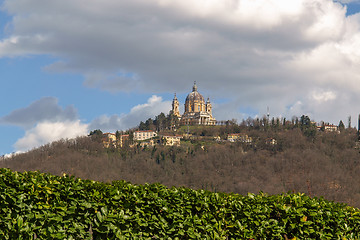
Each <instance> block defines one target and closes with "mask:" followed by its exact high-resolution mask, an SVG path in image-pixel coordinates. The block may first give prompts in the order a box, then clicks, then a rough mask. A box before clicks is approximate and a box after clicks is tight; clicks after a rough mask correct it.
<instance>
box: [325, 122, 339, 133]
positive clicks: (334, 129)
mask: <svg viewBox="0 0 360 240" xmlns="http://www.w3.org/2000/svg"><path fill="white" fill-rule="evenodd" d="M324 131H325V132H340V131H339V127H338V126H336V125H333V124H325V125H324Z"/></svg>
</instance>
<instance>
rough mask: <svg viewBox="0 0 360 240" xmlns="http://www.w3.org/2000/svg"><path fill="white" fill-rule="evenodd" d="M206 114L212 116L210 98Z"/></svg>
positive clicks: (207, 102)
mask: <svg viewBox="0 0 360 240" xmlns="http://www.w3.org/2000/svg"><path fill="white" fill-rule="evenodd" d="M206 112H207V113H209V114H210V116H212V106H211V103H210V98H208V99H207V101H206Z"/></svg>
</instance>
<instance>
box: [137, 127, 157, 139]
mask: <svg viewBox="0 0 360 240" xmlns="http://www.w3.org/2000/svg"><path fill="white" fill-rule="evenodd" d="M156 136H157V133H156V132H154V131H152V130H144V131H135V132H134V140H136V141H142V140H147V139H150V138H153V137H156Z"/></svg>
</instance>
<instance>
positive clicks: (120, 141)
mask: <svg viewBox="0 0 360 240" xmlns="http://www.w3.org/2000/svg"><path fill="white" fill-rule="evenodd" d="M129 139H130V138H129V134H126V135H120V136H119V137H118V139H117V144H118V145H119V146H120V147H121V148H122V147H124V146H125V145H126V142H128V141H129Z"/></svg>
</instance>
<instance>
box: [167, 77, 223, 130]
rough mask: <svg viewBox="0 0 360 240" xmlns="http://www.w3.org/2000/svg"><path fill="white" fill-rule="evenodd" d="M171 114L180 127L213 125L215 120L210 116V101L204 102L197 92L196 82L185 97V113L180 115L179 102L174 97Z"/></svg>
mask: <svg viewBox="0 0 360 240" xmlns="http://www.w3.org/2000/svg"><path fill="white" fill-rule="evenodd" d="M172 113H173V114H174V115H175V116H176V117H178V118H179V120H180V124H181V125H215V124H216V120H215V118H214V117H213V116H212V107H211V103H210V99H209V98H208V99H207V101H206V102H205V100H204V97H203V96H202V95H201V94H200V93H199V92H198V91H197V86H196V82H195V83H194V86H193V90H192V92H191V93H189V95H188V96H187V97H186V100H185V112H184V114H183V115H180V110H179V101H178V99H177V97H176V94H175V96H174V99H173V102H172Z"/></svg>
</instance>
